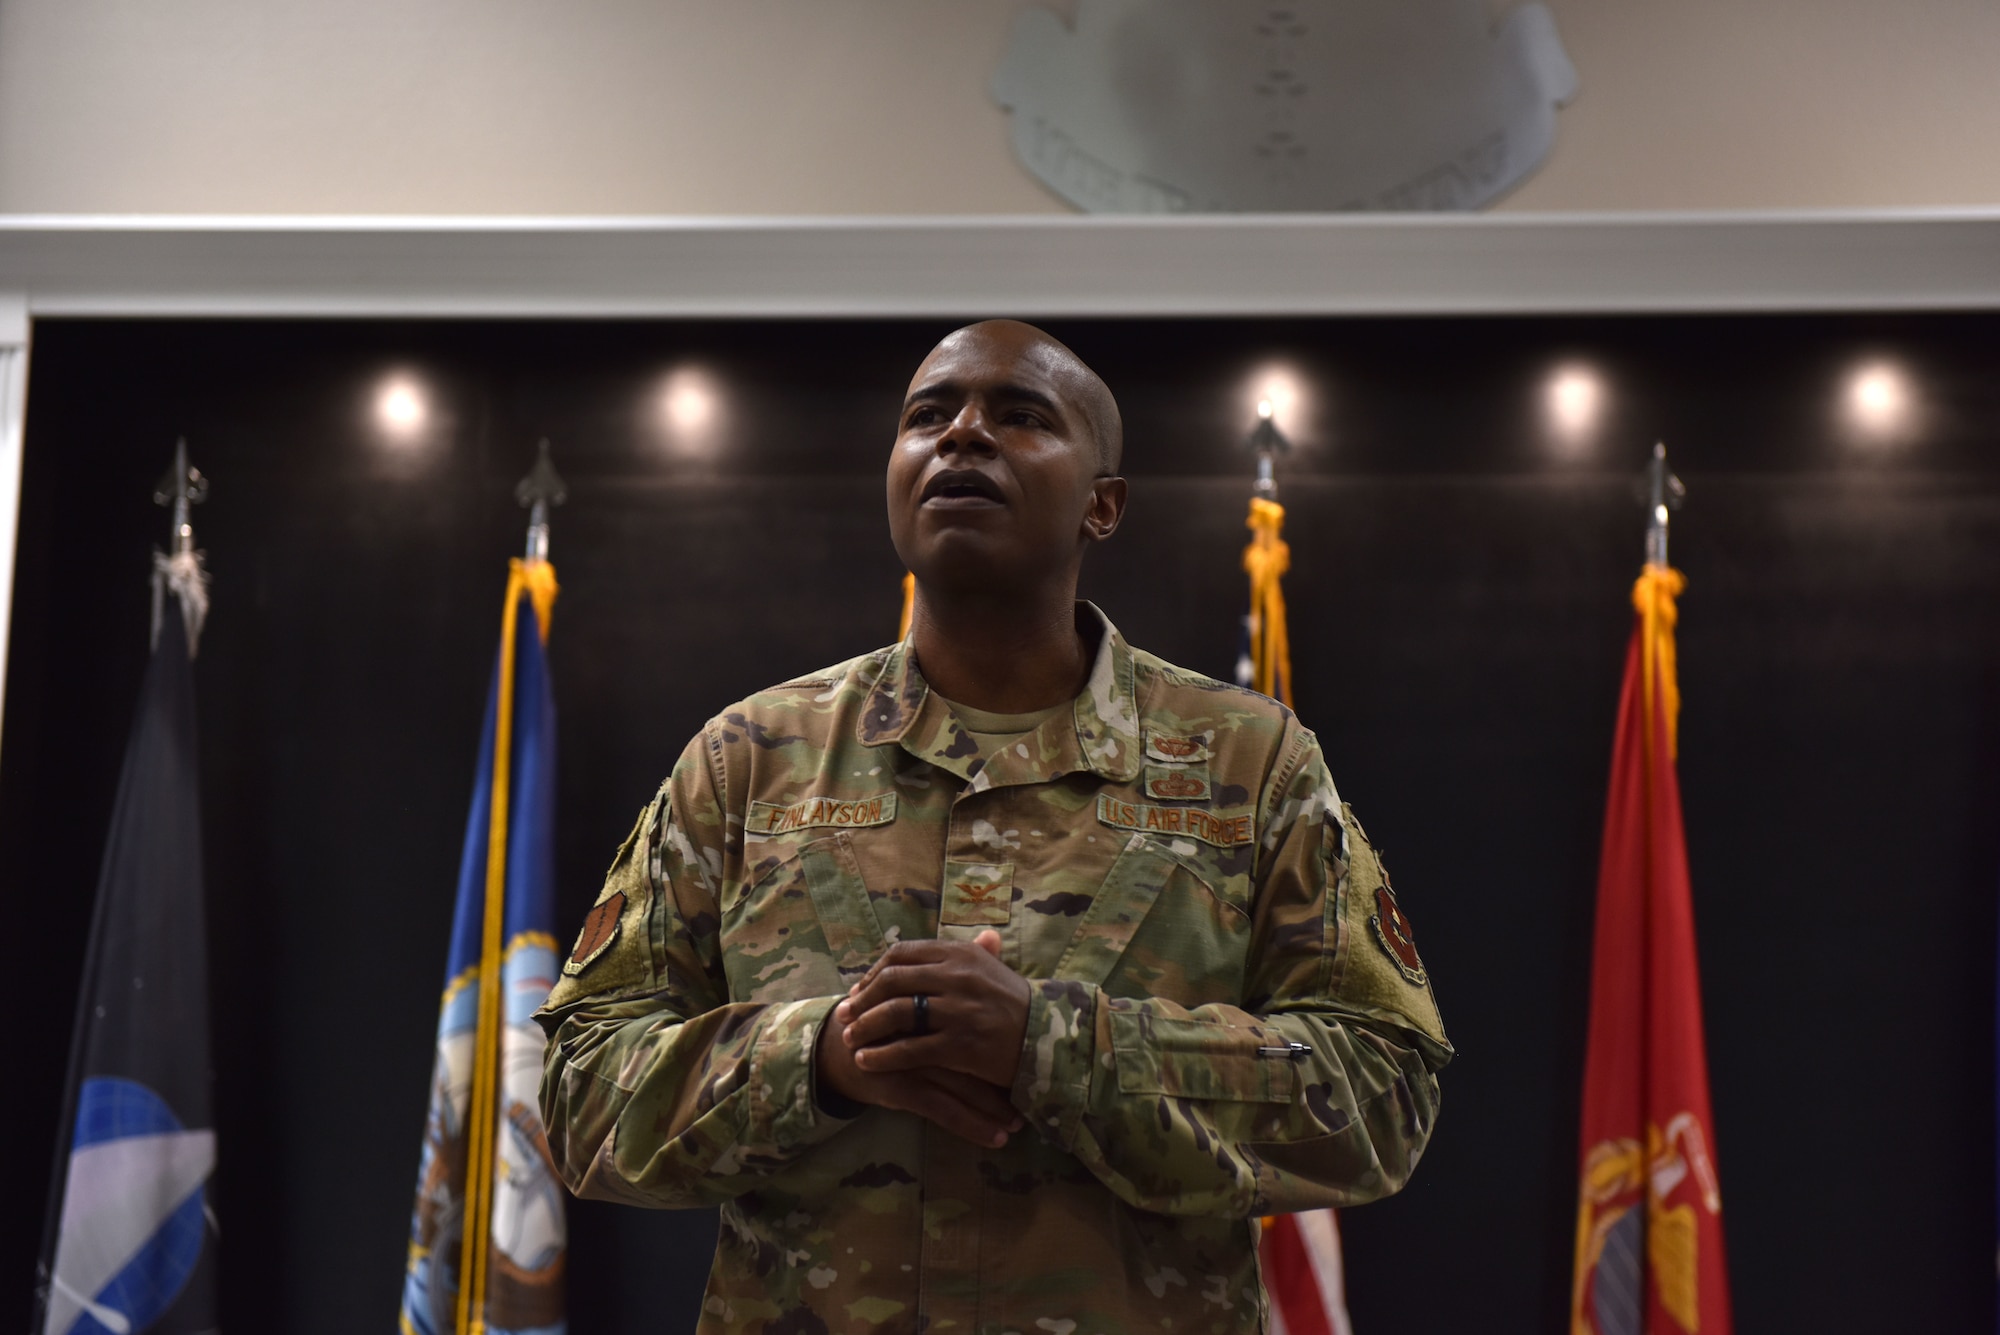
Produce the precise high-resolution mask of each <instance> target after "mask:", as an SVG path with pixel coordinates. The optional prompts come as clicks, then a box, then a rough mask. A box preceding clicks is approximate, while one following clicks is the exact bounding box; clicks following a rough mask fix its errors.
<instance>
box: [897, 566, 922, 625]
mask: <svg viewBox="0 0 2000 1335" xmlns="http://www.w3.org/2000/svg"><path fill="white" fill-rule="evenodd" d="M916 611H917V577H916V575H915V574H914V573H912V572H911V571H907V570H906V571H904V572H903V620H902V622H901V624H900V627H899V628H898V629H897V631H896V638H897V639H899V640H907V639H909V638H910V618H911V617H912V616H914V615H916Z"/></svg>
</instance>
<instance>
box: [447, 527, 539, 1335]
mask: <svg viewBox="0 0 2000 1335" xmlns="http://www.w3.org/2000/svg"><path fill="white" fill-rule="evenodd" d="M556 590H557V586H556V568H555V567H554V566H552V565H550V564H549V563H548V562H547V561H523V560H521V559H520V558H519V557H515V558H514V559H513V560H512V561H510V562H508V567H507V610H506V611H505V612H504V613H503V614H502V616H501V618H500V684H499V689H498V691H497V692H496V693H495V694H496V696H497V698H496V700H495V701H494V706H495V707H494V718H493V787H492V807H491V813H492V814H491V816H490V817H489V819H488V822H487V827H486V831H487V833H486V914H485V921H484V922H483V923H482V924H481V926H482V932H481V938H480V948H479V1025H478V1028H477V1029H476V1030H475V1031H474V1033H475V1035H476V1037H475V1040H474V1043H473V1048H472V1097H471V1107H470V1108H469V1109H468V1110H467V1116H466V1133H467V1137H468V1139H467V1145H466V1152H465V1224H464V1228H465V1232H464V1238H463V1241H462V1247H463V1250H462V1251H461V1253H460V1259H459V1269H458V1276H459V1279H458V1329H459V1330H460V1331H462V1332H466V1333H467V1335H483V1332H484V1331H485V1329H486V1259H487V1251H488V1243H489V1241H490V1239H491V1234H492V1230H493V1140H494V1136H495V1135H496V1134H497V1132H498V1130H499V1126H498V1122H499V1109H498V1101H499V1100H498V1095H499V1083H500V1018H501V1012H500V969H501V965H502V963H503V961H502V958H501V941H500V929H501V924H502V920H503V919H504V918H505V916H506V911H507V811H508V763H509V761H511V760H512V758H513V754H514V628H515V625H516V620H517V619H516V612H515V609H516V608H518V607H519V606H520V602H521V595H522V594H526V595H527V596H528V601H529V603H530V605H532V606H533V607H534V609H535V626H536V629H537V630H539V631H540V632H541V637H542V640H543V642H544V643H546V642H547V641H548V638H549V617H550V615H551V614H552V613H553V612H554V610H555V603H556Z"/></svg>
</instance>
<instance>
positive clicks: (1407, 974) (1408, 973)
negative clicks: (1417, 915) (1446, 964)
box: [1368, 876, 1430, 987]
mask: <svg viewBox="0 0 2000 1335" xmlns="http://www.w3.org/2000/svg"><path fill="white" fill-rule="evenodd" d="M1368 926H1369V927H1370V928H1372V929H1373V930H1374V932H1375V944H1376V945H1378V946H1380V947H1382V953H1383V954H1385V955H1387V956H1388V957H1389V959H1390V962H1391V963H1393V964H1394V965H1395V966H1396V971H1397V972H1398V973H1400V974H1402V975H1403V977H1404V978H1406V979H1408V980H1409V981H1410V982H1411V983H1413V984H1415V985H1416V986H1418V987H1422V986H1423V985H1424V984H1425V983H1427V982H1429V981H1430V975H1429V974H1428V973H1425V972H1424V962H1423V960H1422V959H1421V958H1419V957H1418V955H1417V932H1416V928H1414V927H1412V926H1411V925H1410V920H1409V919H1408V918H1406V917H1404V916H1403V910H1402V909H1400V908H1398V907H1397V906H1396V892H1395V891H1394V890H1391V889H1390V888H1389V881H1388V878H1387V877H1386V876H1385V877H1384V878H1383V881H1382V884H1380V885H1378V886H1376V887H1375V913H1374V915H1373V916H1372V917H1370V918H1369V919H1368Z"/></svg>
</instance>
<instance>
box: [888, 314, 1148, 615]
mask: <svg viewBox="0 0 2000 1335" xmlns="http://www.w3.org/2000/svg"><path fill="white" fill-rule="evenodd" d="M1075 375H1076V372H1075V370H1074V369H1073V363H1072V362H1071V361H1070V360H1069V359H1068V358H1067V357H1066V356H1065V355H1064V354H1063V353H1062V352H1061V351H1060V350H1059V349H1057V348H1054V347H1051V346H1050V345H1049V344H1048V343H1046V342H1044V341H1041V340H1040V339H1039V338H1037V337H1035V336H1034V335H1033V332H1032V331H1027V330H1025V329H1017V328H1014V327H1010V326H1006V325H1000V326H975V327H974V328H972V329H968V330H961V331H960V332H959V333H957V334H954V335H952V337H950V338H948V339H946V340H945V341H944V343H942V344H940V345H939V346H938V349H937V350H936V351H935V352H933V353H932V354H931V355H930V356H929V357H928V358H927V359H926V360H925V361H924V364H923V365H922V366H920V367H918V368H917V374H916V376H915V378H914V379H912V380H911V382H910V390H909V394H908V396H907V397H906V398H905V399H904V401H903V413H902V420H901V422H900V423H899V424H898V427H897V432H896V445H895V449H894V451H893V452H892V453H891V454H890V456H889V475H888V490H889V532H890V535H891V537H892V538H893V539H894V541H895V544H896V552H897V554H898V555H900V556H901V557H902V558H903V561H904V563H905V564H906V565H907V566H908V567H909V568H910V569H911V570H913V571H915V572H916V574H917V577H918V579H920V580H921V581H923V583H924V584H925V585H926V587H929V588H933V589H938V590H949V589H954V588H962V589H966V590H967V591H973V590H980V591H987V592H1005V591H1007V590H1010V589H1025V588H1026V587H1029V586H1031V585H1033V584H1036V583H1039V582H1042V581H1044V580H1047V579H1049V578H1051V577H1054V576H1060V575H1061V574H1062V573H1063V572H1064V571H1065V570H1067V569H1070V568H1073V567H1074V565H1075V563H1076V562H1078V561H1079V560H1080V558H1081V554H1082V551H1083V548H1084V546H1085V544H1086V543H1089V542H1093V541H1101V540H1102V539H1104V538H1107V537H1109V536H1111V532H1112V530H1113V529H1115V528H1116V527H1117V526H1118V519H1119V516H1120V514H1121V513H1122V512H1123V510H1124V504H1125V484H1124V482H1123V481H1122V480H1120V479H1117V478H1110V477H1103V476H1100V471H1101V470H1100V460H1099V453H1098V443H1097V437H1096V434H1095V431H1094V430H1093V427H1092V424H1091V422H1090V421H1089V419H1088V418H1087V417H1086V415H1085V413H1084V410H1083V407H1082V401H1081V397H1080V396H1079V395H1078V394H1077V393H1076V392H1075V391H1074V388H1073V385H1074V376H1075Z"/></svg>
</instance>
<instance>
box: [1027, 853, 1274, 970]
mask: <svg viewBox="0 0 2000 1335" xmlns="http://www.w3.org/2000/svg"><path fill="white" fill-rule="evenodd" d="M1237 919H1240V920H1241V927H1242V928H1245V929H1247V927H1248V918H1247V916H1245V915H1244V914H1242V913H1241V912H1240V911H1239V910H1237V909H1235V908H1233V907H1230V906H1226V905H1224V904H1223V902H1222V900H1221V899H1220V898H1219V897H1218V896H1217V895H1216V893H1215V891H1214V890H1213V889H1212V888H1211V887H1210V885H1209V883H1208V880H1207V878H1205V877H1204V876H1203V875H1202V873H1201V869H1200V868H1199V866H1198V865H1197V864H1195V863H1194V862H1193V861H1192V860H1191V859H1189V858H1186V857H1184V856H1182V855H1181V854H1179V853H1177V852H1175V851H1174V850H1173V849H1172V848H1170V847H1169V846H1168V845H1167V844H1166V843H1165V842H1164V841H1162V840H1158V839H1154V838H1151V837H1149V836H1147V835H1144V834H1137V833H1135V834H1133V835H1131V836H1130V837H1129V838H1127V840H1126V841H1125V847H1124V848H1123V849H1122V850H1121V851H1120V852H1119V854H1118V857H1117V859H1116V860H1115V861H1113V862H1112V864H1111V870H1110V871H1109V872H1108V873H1107V874H1106V875H1105V877H1104V882H1103V884H1102V885H1100V886H1099V887H1098V890H1097V894H1096V895H1095V897H1093V898H1092V900H1091V902H1090V907H1089V908H1087V909H1086V910H1084V913H1083V916H1082V917H1081V918H1080V919H1078V921H1077V924H1076V931H1075V933H1074V934H1073V935H1072V936H1071V937H1070V940H1069V944H1068V946H1067V947H1066V948H1065V949H1064V951H1063V953H1062V957H1061V958H1060V959H1059V960H1058V961H1057V962H1056V966H1055V968H1054V969H1053V970H1052V971H1051V972H1050V973H1049V975H1048V976H1049V977H1052V978H1074V979H1077V980H1078V981H1080V982H1086V983H1094V984H1096V985H1097V986H1099V987H1103V988H1105V989H1106V990H1107V991H1109V992H1111V993H1112V995H1114V996H1127V997H1151V996H1159V997H1166V998H1169V999H1171V1000H1174V1001H1178V1002H1181V1003H1183V1004H1185V1005H1189V1006H1195V1005H1200V1004H1201V1003H1203V1002H1205V1001H1216V1000H1232V1001H1233V1000H1235V999H1236V998H1235V996H1234V992H1235V990H1236V985H1237V984H1238V983H1240V980H1241V976H1242V959H1243V948H1244V947H1245V946H1247V942H1248V937H1247V932H1245V931H1241V930H1238V924H1237V922H1236V921H1234V920H1237ZM1239 938H1240V940H1239ZM1218 966H1219V967H1220V969H1221V971H1222V972H1223V973H1224V974H1225V975H1227V979H1228V980H1227V981H1226V982H1225V984H1224V991H1225V992H1227V993H1228V994H1229V995H1227V996H1218V995H1212V993H1213V992H1214V990H1215V989H1214V985H1213V984H1212V983H1211V982H1208V981H1205V980H1207V979H1209V978H1210V977H1211V976H1212V975H1214V974H1215V973H1216V972H1217V969H1218ZM1198 980H1201V981H1198Z"/></svg>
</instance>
